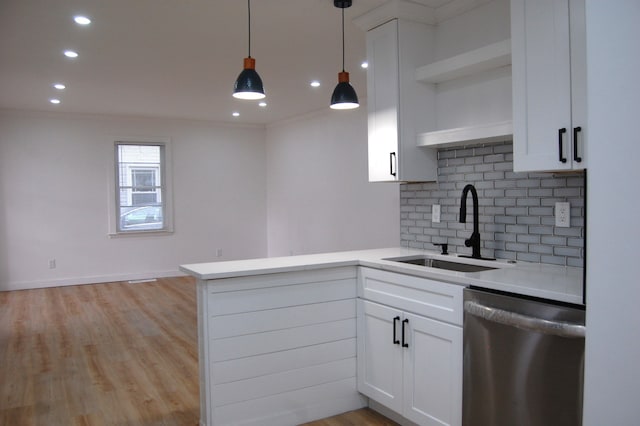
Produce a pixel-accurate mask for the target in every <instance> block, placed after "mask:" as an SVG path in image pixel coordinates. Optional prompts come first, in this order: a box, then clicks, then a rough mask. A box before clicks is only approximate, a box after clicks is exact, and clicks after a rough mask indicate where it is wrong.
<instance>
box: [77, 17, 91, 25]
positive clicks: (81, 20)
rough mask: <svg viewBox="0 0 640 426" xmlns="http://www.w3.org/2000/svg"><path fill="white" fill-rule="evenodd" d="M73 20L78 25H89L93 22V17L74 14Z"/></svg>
mask: <svg viewBox="0 0 640 426" xmlns="http://www.w3.org/2000/svg"><path fill="white" fill-rule="evenodd" d="M73 20H74V21H75V22H76V24H78V25H89V24H90V23H91V19H89V18H87V17H86V16H81V15H78V16H74V17H73Z"/></svg>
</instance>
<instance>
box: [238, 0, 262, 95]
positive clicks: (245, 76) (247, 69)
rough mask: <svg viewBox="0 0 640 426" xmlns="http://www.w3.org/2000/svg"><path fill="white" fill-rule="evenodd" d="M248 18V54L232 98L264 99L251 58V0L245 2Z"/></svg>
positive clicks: (254, 62)
mask: <svg viewBox="0 0 640 426" xmlns="http://www.w3.org/2000/svg"><path fill="white" fill-rule="evenodd" d="M247 10H248V17H249V25H248V28H249V54H248V55H247V57H246V58H244V67H243V70H242V72H241V73H240V75H239V76H238V78H237V79H236V82H235V84H234V85H233V97H234V98H238V99H262V98H264V97H265V94H264V87H263V86H262V79H261V78H260V76H259V75H258V73H257V72H256V60H255V59H253V58H252V57H251V0H247Z"/></svg>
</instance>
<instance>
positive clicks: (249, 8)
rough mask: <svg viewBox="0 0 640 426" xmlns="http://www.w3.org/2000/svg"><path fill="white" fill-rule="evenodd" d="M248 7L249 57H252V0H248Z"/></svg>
mask: <svg viewBox="0 0 640 426" xmlns="http://www.w3.org/2000/svg"><path fill="white" fill-rule="evenodd" d="M247 9H248V10H249V13H248V15H249V58H250V57H251V0H247Z"/></svg>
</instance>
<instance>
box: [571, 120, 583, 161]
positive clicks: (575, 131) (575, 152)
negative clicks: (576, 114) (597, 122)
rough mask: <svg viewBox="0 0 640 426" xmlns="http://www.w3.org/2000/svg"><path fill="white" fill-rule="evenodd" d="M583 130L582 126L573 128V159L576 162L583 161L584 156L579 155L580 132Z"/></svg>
mask: <svg viewBox="0 0 640 426" xmlns="http://www.w3.org/2000/svg"><path fill="white" fill-rule="evenodd" d="M581 131H582V127H580V126H578V127H574V128H573V161H575V162H576V163H581V162H582V157H578V133H580V132H581Z"/></svg>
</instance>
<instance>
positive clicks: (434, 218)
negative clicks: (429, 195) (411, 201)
mask: <svg viewBox="0 0 640 426" xmlns="http://www.w3.org/2000/svg"><path fill="white" fill-rule="evenodd" d="M431 222H433V223H440V204H434V205H433V206H431Z"/></svg>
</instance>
